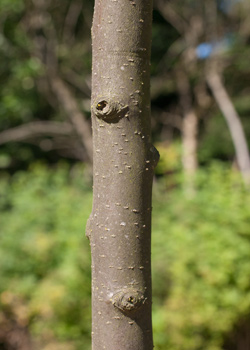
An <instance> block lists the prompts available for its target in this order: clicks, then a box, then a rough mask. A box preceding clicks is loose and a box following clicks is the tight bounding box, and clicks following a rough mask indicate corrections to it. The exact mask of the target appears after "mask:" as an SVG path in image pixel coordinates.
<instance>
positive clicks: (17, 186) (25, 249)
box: [0, 164, 250, 350]
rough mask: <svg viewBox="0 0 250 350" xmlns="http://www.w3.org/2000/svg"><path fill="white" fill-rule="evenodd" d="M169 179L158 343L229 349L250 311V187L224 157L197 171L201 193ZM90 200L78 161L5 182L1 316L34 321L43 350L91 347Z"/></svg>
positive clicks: (159, 251)
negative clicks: (229, 337)
mask: <svg viewBox="0 0 250 350" xmlns="http://www.w3.org/2000/svg"><path fill="white" fill-rule="evenodd" d="M177 183H179V180H178V182H177ZM165 184H166V181H165V180H163V181H162V183H161V182H159V181H158V182H157V183H156V184H155V188H154V204H153V207H154V210H153V295H154V303H153V321H154V341H155V345H156V347H155V348H156V349H157V350H180V349H181V350H201V349H202V350H221V349H222V348H223V341H224V338H225V336H226V335H227V334H228V333H230V331H231V330H232V328H233V326H234V324H235V323H237V321H238V320H239V319H240V318H241V317H243V316H245V315H248V314H249V310H250V279H249V273H250V194H249V192H248V191H246V190H245V189H244V187H243V186H242V184H241V182H240V180H239V177H238V174H235V173H234V172H232V171H231V170H229V169H225V168H224V167H222V166H220V165H218V164H217V165H214V166H213V167H211V168H209V169H208V168H206V169H204V170H202V171H200V172H199V173H198V174H197V177H196V188H197V190H196V193H195V195H193V197H192V198H188V197H187V195H186V194H185V193H186V192H185V191H183V190H182V188H181V187H179V188H177V187H176V188H174V189H172V190H171V191H168V192H166V190H165V186H166V185H165ZM91 201H92V189H91V186H90V184H88V182H87V180H86V179H85V178H84V172H83V169H81V167H79V166H77V167H75V168H73V169H69V168H68V167H67V166H64V165H60V166H58V168H56V169H47V168H46V167H44V166H41V165H36V166H33V167H32V169H30V171H28V172H23V173H18V174H16V175H14V176H13V177H12V178H8V177H5V178H2V179H1V180H0V209H1V216H0V228H1V229H0V266H1V274H0V322H2V321H1V320H2V318H1V315H3V314H4V315H7V316H8V317H10V318H11V319H15V320H16V321H17V322H18V323H19V324H20V325H24V326H26V325H27V326H28V327H29V329H30V331H31V334H32V335H33V338H34V339H35V340H36V341H38V343H39V341H40V343H39V344H41V346H40V347H39V349H41V350H42V349H44V348H45V347H46V344H50V343H53V344H55V343H56V344H61V343H62V344H63V349H65V350H66V349H69V350H78V349H82V347H83V344H84V349H86V350H88V349H90V334H91V316H90V315H91V311H90V285H91V281H90V249H89V243H88V241H87V239H86V238H85V237H84V227H85V223H86V220H87V217H88V215H89V214H90V211H91Z"/></svg>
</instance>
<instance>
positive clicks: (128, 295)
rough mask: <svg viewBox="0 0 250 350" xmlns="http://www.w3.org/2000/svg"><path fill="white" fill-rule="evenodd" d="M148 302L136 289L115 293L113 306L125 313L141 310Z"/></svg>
mask: <svg viewBox="0 0 250 350" xmlns="http://www.w3.org/2000/svg"><path fill="white" fill-rule="evenodd" d="M146 300H147V298H145V296H144V295H143V293H142V292H141V291H139V290H136V289H124V290H121V291H119V292H117V293H115V294H114V295H113V297H112V299H111V301H112V304H113V305H114V306H115V307H117V308H118V309H120V310H122V311H123V312H125V313H129V312H131V311H134V310H137V309H139V308H140V307H141V306H142V305H143V304H144V303H145V301H146Z"/></svg>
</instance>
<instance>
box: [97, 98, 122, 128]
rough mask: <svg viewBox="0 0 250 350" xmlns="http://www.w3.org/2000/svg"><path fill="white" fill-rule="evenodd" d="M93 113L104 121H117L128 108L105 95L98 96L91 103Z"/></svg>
mask: <svg viewBox="0 0 250 350" xmlns="http://www.w3.org/2000/svg"><path fill="white" fill-rule="evenodd" d="M92 110H93V112H94V114H95V115H96V116H97V117H98V118H100V119H103V120H104V121H106V122H117V121H118V120H119V119H121V118H122V117H123V115H124V114H125V113H122V112H126V111H127V110H128V106H124V105H122V104H120V103H119V102H116V101H115V100H114V99H110V98H107V97H99V98H98V99H96V100H95V101H94V103H93V105H92Z"/></svg>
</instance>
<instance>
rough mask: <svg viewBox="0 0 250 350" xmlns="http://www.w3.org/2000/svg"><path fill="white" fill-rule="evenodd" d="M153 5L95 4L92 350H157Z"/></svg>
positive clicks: (142, 0)
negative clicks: (153, 285) (153, 289)
mask: <svg viewBox="0 0 250 350" xmlns="http://www.w3.org/2000/svg"><path fill="white" fill-rule="evenodd" d="M151 21H152V1H151V0H147V1H146V0H137V1H132V0H126V1H124V0H105V1H104V0H96V3H95V10H94V19H93V28H92V39H93V74H92V126H93V149H94V152H93V153H94V154H93V178H94V190H93V191H94V193H93V208H92V213H91V215H90V218H89V220H88V223H87V230H86V231H87V232H86V233H87V236H88V237H89V239H90V245H91V254H92V349H93V350H101V349H108V350H152V348H153V342H152V324H151V323H152V322H151V294H152V293H151V258H150V254H151V192H152V179H153V169H154V167H155V165H156V163H157V161H158V157H159V156H158V152H157V151H156V149H155V148H154V147H153V146H152V144H151V139H150V133H151V128H150V93H149V85H150V46H151Z"/></svg>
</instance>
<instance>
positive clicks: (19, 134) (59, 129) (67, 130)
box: [0, 121, 73, 145]
mask: <svg viewBox="0 0 250 350" xmlns="http://www.w3.org/2000/svg"><path fill="white" fill-rule="evenodd" d="M72 133H73V127H72V126H71V124H69V123H59V122H48V121H46V122H31V123H27V124H23V125H20V126H17V127H15V128H11V129H8V130H5V131H3V132H1V133H0V145H3V144H5V143H7V142H18V141H23V140H27V139H30V138H34V137H38V136H44V135H71V134H72Z"/></svg>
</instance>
